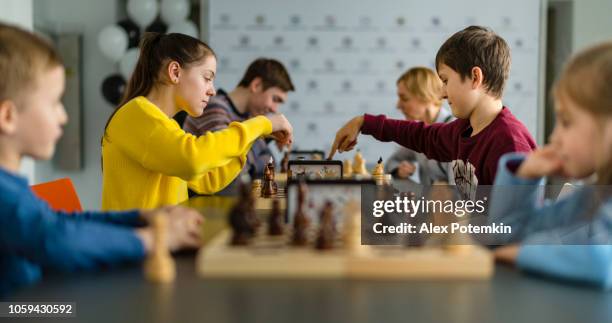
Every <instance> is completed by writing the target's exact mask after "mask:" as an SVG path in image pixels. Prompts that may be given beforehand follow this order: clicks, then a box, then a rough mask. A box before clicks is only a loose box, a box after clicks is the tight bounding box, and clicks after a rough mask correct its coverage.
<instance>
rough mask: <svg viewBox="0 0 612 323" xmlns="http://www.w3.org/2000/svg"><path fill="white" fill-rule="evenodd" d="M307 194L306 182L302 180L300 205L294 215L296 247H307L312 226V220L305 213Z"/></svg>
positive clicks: (294, 240) (299, 190)
mask: <svg viewBox="0 0 612 323" xmlns="http://www.w3.org/2000/svg"><path fill="white" fill-rule="evenodd" d="M307 194H308V188H307V187H306V182H305V181H304V180H303V179H302V180H300V184H299V187H298V205H297V208H296V211H295V213H294V215H293V239H292V243H293V245H295V246H305V245H306V244H307V243H308V235H307V233H308V232H307V230H308V226H309V225H310V220H309V219H308V216H306V212H305V211H304V210H305V204H306V196H307Z"/></svg>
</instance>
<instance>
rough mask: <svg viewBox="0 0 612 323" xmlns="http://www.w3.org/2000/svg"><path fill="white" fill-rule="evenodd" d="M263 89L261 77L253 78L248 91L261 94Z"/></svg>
mask: <svg viewBox="0 0 612 323" xmlns="http://www.w3.org/2000/svg"><path fill="white" fill-rule="evenodd" d="M262 89H263V82H262V81H261V77H259V76H257V77H255V78H254V79H253V80H252V81H251V83H250V84H249V90H250V91H251V93H257V92H261V90H262Z"/></svg>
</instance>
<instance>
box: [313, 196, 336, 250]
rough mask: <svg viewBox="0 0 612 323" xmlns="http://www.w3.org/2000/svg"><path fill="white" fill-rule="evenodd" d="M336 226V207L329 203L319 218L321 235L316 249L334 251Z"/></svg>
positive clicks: (318, 237)
mask: <svg viewBox="0 0 612 323" xmlns="http://www.w3.org/2000/svg"><path fill="white" fill-rule="evenodd" d="M335 227H336V226H335V224H334V205H333V204H332V202H330V201H327V202H325V205H324V206H323V209H322V210H321V215H320V218H319V235H318V236H317V243H316V248H317V249H320V250H327V249H332V248H333V247H334V236H335V234H336V228H335Z"/></svg>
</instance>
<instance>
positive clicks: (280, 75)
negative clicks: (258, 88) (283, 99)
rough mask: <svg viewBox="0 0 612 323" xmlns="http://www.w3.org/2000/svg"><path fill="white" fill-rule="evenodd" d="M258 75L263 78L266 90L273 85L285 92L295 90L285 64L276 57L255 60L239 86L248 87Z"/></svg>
mask: <svg viewBox="0 0 612 323" xmlns="http://www.w3.org/2000/svg"><path fill="white" fill-rule="evenodd" d="M257 77H259V78H260V79H261V81H262V83H263V89H264V91H265V90H267V89H268V88H271V87H278V88H279V89H281V90H283V91H285V92H289V91H295V88H294V86H293V83H291V78H290V77H289V73H288V72H287V70H286V69H285V66H283V64H282V63H281V62H279V61H277V60H275V59H269V58H258V59H256V60H255V61H253V62H252V63H251V64H250V65H249V67H248V68H247V70H246V72H245V73H244V76H243V77H242V80H240V82H238V86H242V87H248V86H249V84H251V82H252V81H253V80H254V79H255V78H257Z"/></svg>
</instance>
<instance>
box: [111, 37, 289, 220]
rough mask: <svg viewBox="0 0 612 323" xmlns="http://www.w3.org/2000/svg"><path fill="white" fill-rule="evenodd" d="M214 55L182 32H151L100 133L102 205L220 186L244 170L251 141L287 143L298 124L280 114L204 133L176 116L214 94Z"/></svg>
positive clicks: (145, 203)
mask: <svg viewBox="0 0 612 323" xmlns="http://www.w3.org/2000/svg"><path fill="white" fill-rule="evenodd" d="M216 66H217V63H216V57H215V54H214V52H213V51H212V49H211V48H210V47H209V46H208V45H206V44H205V43H203V42H201V41H199V40H197V39H195V38H192V37H189V36H187V35H183V34H167V35H163V34H158V33H147V34H145V35H144V37H143V40H142V42H141V44H140V58H139V59H138V62H137V64H136V67H135V69H134V73H133V74H132V77H131V78H130V80H129V82H128V85H127V89H126V93H125V95H124V98H123V102H122V103H121V104H120V106H119V108H117V109H116V110H115V112H114V113H113V115H111V117H110V118H109V120H108V122H107V125H106V128H105V131H104V135H103V137H102V161H103V164H102V166H103V183H102V208H103V209H105V210H125V209H131V208H154V207H159V206H162V205H168V204H177V203H180V202H183V201H185V200H187V198H188V196H187V187H189V188H191V189H192V190H194V191H196V192H198V193H201V194H210V193H214V192H217V191H219V190H221V189H223V188H224V187H225V186H226V185H228V184H229V183H230V182H232V180H233V179H234V178H235V177H236V176H237V175H238V174H239V173H240V171H241V169H242V167H243V166H244V163H245V161H246V154H247V152H248V151H249V149H250V147H251V144H252V143H253V142H254V141H255V140H256V139H257V138H259V137H260V136H262V135H270V134H272V135H273V136H274V137H276V140H277V141H279V142H280V143H281V144H286V145H288V144H290V143H291V141H292V134H293V129H292V127H291V124H290V123H289V122H288V121H287V119H286V118H285V117H284V116H283V115H282V114H272V115H266V116H259V117H255V118H252V119H249V120H247V121H244V122H241V123H237V122H236V123H231V124H230V126H229V127H228V128H227V129H225V130H222V131H218V132H214V133H213V132H208V133H205V134H204V135H202V136H200V137H195V136H193V135H191V134H188V133H185V132H184V131H183V130H182V129H181V127H180V126H179V125H178V123H177V122H176V121H174V120H173V119H172V117H173V116H174V115H175V114H176V113H177V112H179V111H180V110H184V111H186V112H187V113H188V114H189V115H190V116H193V117H197V116H199V115H201V114H202V112H203V111H204V108H205V107H206V104H207V102H208V99H209V98H210V97H211V96H213V95H215V89H214V85H213V80H214V78H215V72H216Z"/></svg>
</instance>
